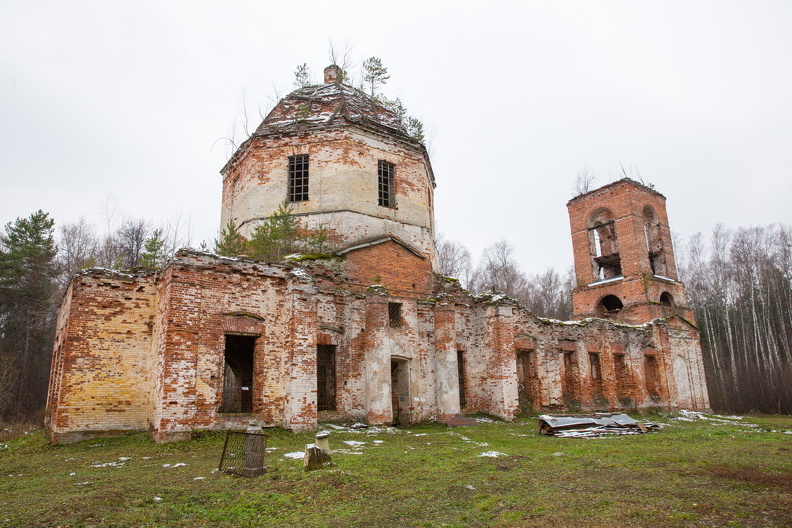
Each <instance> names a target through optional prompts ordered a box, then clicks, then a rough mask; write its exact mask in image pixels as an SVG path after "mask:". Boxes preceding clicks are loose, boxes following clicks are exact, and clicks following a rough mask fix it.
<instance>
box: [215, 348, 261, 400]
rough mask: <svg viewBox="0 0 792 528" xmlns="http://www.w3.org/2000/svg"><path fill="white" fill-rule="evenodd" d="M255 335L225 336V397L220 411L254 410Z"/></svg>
mask: <svg viewBox="0 0 792 528" xmlns="http://www.w3.org/2000/svg"><path fill="white" fill-rule="evenodd" d="M255 345H256V338H255V336H241V335H226V336H225V366H224V370H223V398H222V402H221V405H220V412H224V413H251V412H253V356H254V351H255Z"/></svg>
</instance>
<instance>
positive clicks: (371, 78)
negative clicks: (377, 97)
mask: <svg viewBox="0 0 792 528" xmlns="http://www.w3.org/2000/svg"><path fill="white" fill-rule="evenodd" d="M388 79H390V75H388V68H386V67H385V66H383V65H382V59H380V58H379V57H370V58H368V59H366V60H364V61H363V81H364V82H366V83H368V84H369V86H370V88H371V95H372V96H373V95H374V93H375V92H376V89H377V87H378V86H379V85H382V84H385V83H386V82H388Z"/></svg>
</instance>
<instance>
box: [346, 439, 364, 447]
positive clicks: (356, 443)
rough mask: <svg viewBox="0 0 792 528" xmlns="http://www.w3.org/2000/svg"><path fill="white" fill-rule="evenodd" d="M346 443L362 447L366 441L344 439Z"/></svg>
mask: <svg viewBox="0 0 792 528" xmlns="http://www.w3.org/2000/svg"><path fill="white" fill-rule="evenodd" d="M344 443H345V444H346V445H348V446H350V447H362V446H364V445H366V442H358V441H357V440H344Z"/></svg>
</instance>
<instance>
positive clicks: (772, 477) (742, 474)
mask: <svg viewBox="0 0 792 528" xmlns="http://www.w3.org/2000/svg"><path fill="white" fill-rule="evenodd" d="M711 472H712V474H713V475H715V476H716V477H718V478H723V479H729V480H734V481H738V482H745V483H750V484H756V485H759V486H763V487H765V488H770V487H773V488H780V489H782V490H783V491H785V492H787V493H792V474H790V473H778V472H769V471H762V470H760V469H756V468H750V467H741V468H733V467H724V466H716V467H713V468H712V469H711Z"/></svg>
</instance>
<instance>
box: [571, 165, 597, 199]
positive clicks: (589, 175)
mask: <svg viewBox="0 0 792 528" xmlns="http://www.w3.org/2000/svg"><path fill="white" fill-rule="evenodd" d="M596 179H597V175H596V174H594V172H593V171H591V170H589V168H588V167H583V168H582V169H580V170H579V171H578V173H577V176H576V177H575V183H574V186H573V188H572V189H573V190H574V192H575V196H580V195H581V194H586V193H587V192H589V191H590V190H592V188H593V186H594V180H596Z"/></svg>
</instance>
